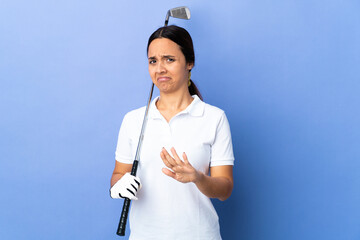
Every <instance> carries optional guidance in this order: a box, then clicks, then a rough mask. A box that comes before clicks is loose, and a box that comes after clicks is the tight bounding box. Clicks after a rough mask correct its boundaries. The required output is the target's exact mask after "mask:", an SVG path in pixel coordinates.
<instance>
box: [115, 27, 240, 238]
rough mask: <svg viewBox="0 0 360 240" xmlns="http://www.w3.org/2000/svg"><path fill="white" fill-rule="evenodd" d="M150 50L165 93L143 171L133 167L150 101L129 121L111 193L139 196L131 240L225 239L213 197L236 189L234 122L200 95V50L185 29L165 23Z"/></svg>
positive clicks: (152, 120)
mask: <svg viewBox="0 0 360 240" xmlns="http://www.w3.org/2000/svg"><path fill="white" fill-rule="evenodd" d="M147 53H148V60H149V73H150V76H151V79H152V81H153V83H154V84H155V85H156V86H157V87H158V89H159V91H160V96H159V97H157V98H155V99H154V100H153V101H152V102H151V105H150V107H149V115H148V122H147V126H146V130H145V136H144V140H143V145H142V152H141V156H140V161H139V166H138V171H137V177H134V176H131V175H130V174H129V172H130V171H131V166H132V161H133V159H134V156H135V152H136V147H137V143H138V138H139V134H140V130H141V125H142V121H143V117H144V112H145V107H143V108H140V109H137V110H134V111H131V112H129V113H127V114H126V116H125V117H124V119H123V122H122V125H121V128H120V132H119V138H118V144H117V149H116V153H115V155H116V161H115V169H114V172H113V175H112V178H111V186H112V188H111V196H112V197H113V198H120V197H127V198H130V199H134V200H137V201H133V202H132V207H131V210H130V230H131V234H130V239H135V240H142V239H146V240H148V239H167V240H168V239H186V240H189V239H191V240H192V239H221V236H220V229H219V223H218V216H217V214H216V211H215V209H214V207H213V205H212V203H211V201H210V198H218V199H220V200H225V199H227V198H228V197H229V196H230V195H231V192H232V188H233V176H232V165H233V162H234V156H233V150H232V143H231V135H230V128H229V124H228V121H227V119H226V116H225V114H224V112H223V111H222V110H221V109H219V108H216V107H213V106H211V105H208V104H206V103H204V102H203V101H202V100H201V95H200V93H199V91H198V90H197V88H196V86H195V84H194V83H193V81H192V80H191V79H190V76H191V70H192V68H193V67H194V63H195V55H194V49H193V44H192V40H191V37H190V35H189V33H188V32H187V31H186V30H185V29H183V28H180V27H177V26H167V27H161V28H159V29H158V30H156V31H155V32H154V33H153V34H152V35H151V36H150V38H149V41H148V46H147ZM140 179H141V183H142V184H141V183H140Z"/></svg>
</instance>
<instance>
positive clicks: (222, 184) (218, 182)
mask: <svg viewBox="0 0 360 240" xmlns="http://www.w3.org/2000/svg"><path fill="white" fill-rule="evenodd" d="M194 183H195V185H196V186H197V187H198V189H199V190H200V192H202V193H203V194H204V195H206V196H207V197H209V198H218V199H219V200H221V201H224V200H226V199H227V198H229V197H230V195H231V192H232V189H233V182H232V180H230V179H229V178H227V177H212V176H207V175H205V174H204V173H202V172H198V177H197V179H196V180H195V181H194Z"/></svg>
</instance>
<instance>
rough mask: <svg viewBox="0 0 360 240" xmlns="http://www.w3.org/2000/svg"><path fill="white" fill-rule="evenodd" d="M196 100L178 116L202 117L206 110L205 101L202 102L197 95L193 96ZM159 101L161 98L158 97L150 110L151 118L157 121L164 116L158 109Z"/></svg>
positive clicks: (153, 101) (151, 104)
mask: <svg viewBox="0 0 360 240" xmlns="http://www.w3.org/2000/svg"><path fill="white" fill-rule="evenodd" d="M192 97H193V98H194V100H193V101H192V102H191V103H190V105H189V106H187V108H186V109H185V110H183V111H181V112H179V113H178V114H177V115H180V114H186V113H187V114H190V115H191V116H194V117H201V116H202V115H203V113H204V108H205V103H204V102H203V101H201V99H200V98H199V97H198V96H197V95H193V96H192ZM158 99H159V96H157V97H156V98H155V99H153V100H152V102H151V103H150V109H149V117H150V118H153V119H157V118H160V119H161V118H163V116H162V115H161V113H160V112H159V110H158V109H157V107H156V101H157V100H158Z"/></svg>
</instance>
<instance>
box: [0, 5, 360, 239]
mask: <svg viewBox="0 0 360 240" xmlns="http://www.w3.org/2000/svg"><path fill="white" fill-rule="evenodd" d="M182 5H186V6H188V7H189V8H190V10H191V14H192V18H191V20H190V21H184V20H176V19H171V20H170V21H171V22H170V23H172V24H177V25H179V26H182V27H185V28H186V29H188V31H189V32H190V34H191V35H192V37H193V41H194V45H195V51H196V66H195V68H194V70H193V71H192V73H193V75H192V78H193V79H194V81H195V83H197V85H198V87H199V89H200V91H201V93H202V94H203V97H204V99H205V101H206V102H208V103H210V104H212V105H215V106H218V107H220V108H222V109H224V110H225V112H226V114H227V116H228V119H229V122H230V125H231V130H232V135H233V144H234V153H235V157H236V161H235V166H234V176H235V187H234V191H233V194H232V196H231V197H230V199H228V200H227V201H225V202H220V201H218V200H214V201H213V202H214V204H215V206H216V209H217V211H218V214H219V216H220V224H221V233H222V236H223V239H225V240H227V239H244V240H304V239H306V240H313V239H314V240H318V239H326V240H357V239H360V124H359V123H360V110H359V105H360V27H359V26H360V14H359V12H360V3H359V1H358V0H327V1H325V0H315V1H309V0H305V1H288V0H273V1H265V0H256V1H253V0H252V1H250V0H240V1H235V0H233V1H231V0H223V1H205V0H197V1H168V0H161V1H141V2H140V1H121V0H117V1H114V0H106V1H94V0H89V1H79V0H63V1H45V0H36V1H25V0H0V114H1V117H0V238H1V239H6V240H7V239H34V240H35V239H36V240H42V239H87V240H89V239H94V240H98V239H101V240H102V239H119V237H117V235H116V234H115V232H116V228H117V224H118V220H119V216H120V211H121V208H122V200H112V199H111V198H110V197H109V193H108V191H109V184H110V177H111V173H112V170H113V167H114V151H115V146H116V140H117V134H118V130H119V127H120V124H121V120H122V118H123V116H124V114H125V113H126V112H128V111H130V110H132V109H134V108H138V107H141V106H143V105H145V103H146V100H147V96H148V92H149V90H150V83H151V82H150V77H149V76H148V72H147V59H146V43H147V39H148V37H149V35H150V34H151V33H152V32H153V31H154V30H155V29H156V28H158V27H160V26H162V25H163V22H164V18H165V14H166V12H167V10H168V9H170V8H172V7H176V6H182ZM184 204H186V203H184ZM179 207H180V208H181V207H182V206H179ZM128 233H129V231H127V234H128ZM123 239H127V237H126V238H123Z"/></svg>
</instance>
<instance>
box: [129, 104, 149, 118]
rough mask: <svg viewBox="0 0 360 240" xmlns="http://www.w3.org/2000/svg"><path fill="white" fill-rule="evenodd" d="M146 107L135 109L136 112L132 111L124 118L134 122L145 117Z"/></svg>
mask: <svg viewBox="0 0 360 240" xmlns="http://www.w3.org/2000/svg"><path fill="white" fill-rule="evenodd" d="M145 108H146V107H145V106H144V107H141V108H137V109H134V110H131V111H130V112H127V113H126V114H125V116H124V118H126V119H132V120H135V119H137V118H139V117H141V116H142V117H144V112H145Z"/></svg>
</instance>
